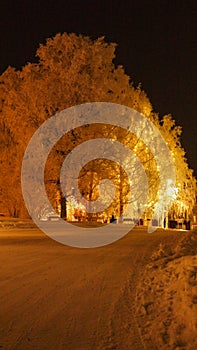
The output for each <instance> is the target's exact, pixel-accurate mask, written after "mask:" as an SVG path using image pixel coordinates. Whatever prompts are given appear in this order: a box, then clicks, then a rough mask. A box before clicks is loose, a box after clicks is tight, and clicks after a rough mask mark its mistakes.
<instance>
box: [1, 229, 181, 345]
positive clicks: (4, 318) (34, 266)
mask: <svg viewBox="0 0 197 350" xmlns="http://www.w3.org/2000/svg"><path fill="white" fill-rule="evenodd" d="M179 235H180V233H179V232H173V233H172V232H170V231H168V232H167V231H166V232H164V231H160V232H159V231H157V232H154V233H152V234H148V233H146V232H145V231H143V230H140V229H135V230H133V231H132V232H131V233H129V234H128V235H127V236H125V237H124V238H123V239H121V240H119V241H117V242H115V243H113V244H111V245H108V246H105V247H101V248H94V249H77V248H71V247H67V246H64V245H61V244H59V243H57V242H55V241H53V240H51V239H50V238H48V237H47V236H45V235H44V234H42V233H41V232H40V231H39V230H37V229H34V228H31V229H20V230H19V229H10V230H3V229H1V230H0V242H1V245H0V303H1V305H0V348H2V349H3V350H4V349H6V350H9V349H10V350H11V349H12V350H23V349H24V350H35V349H36V350H112V349H117V350H143V349H147V348H146V347H145V345H144V344H143V343H142V340H141V338H140V335H139V332H138V326H137V323H136V321H135V309H134V303H133V301H134V298H135V297H136V294H135V293H136V286H137V284H138V282H139V280H140V278H141V275H142V273H143V271H144V268H145V266H146V264H147V263H148V262H149V257H150V255H151V254H152V253H153V251H154V250H155V249H156V248H157V247H158V244H159V243H160V242H167V243H169V244H172V245H174V244H175V241H176V240H177V238H178V236H179ZM152 349H154V347H152Z"/></svg>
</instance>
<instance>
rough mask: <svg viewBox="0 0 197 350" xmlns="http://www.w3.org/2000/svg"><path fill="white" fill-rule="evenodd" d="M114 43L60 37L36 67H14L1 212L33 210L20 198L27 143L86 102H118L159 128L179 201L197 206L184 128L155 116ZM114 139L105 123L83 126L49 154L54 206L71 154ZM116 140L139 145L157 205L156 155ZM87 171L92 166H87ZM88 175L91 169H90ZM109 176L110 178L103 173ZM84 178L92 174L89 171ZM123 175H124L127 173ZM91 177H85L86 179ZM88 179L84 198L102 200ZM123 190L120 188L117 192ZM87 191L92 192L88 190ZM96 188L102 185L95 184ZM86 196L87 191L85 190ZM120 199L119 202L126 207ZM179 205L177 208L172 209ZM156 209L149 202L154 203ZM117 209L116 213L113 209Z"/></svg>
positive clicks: (5, 90) (4, 123)
mask: <svg viewBox="0 0 197 350" xmlns="http://www.w3.org/2000/svg"><path fill="white" fill-rule="evenodd" d="M115 48H116V45H115V44H114V43H106V42H105V40H104V38H103V37H102V38H98V39H97V40H92V39H90V38H89V37H87V36H82V35H76V34H67V33H63V34H57V35H56V36H55V37H54V38H49V39H47V40H46V43H45V44H41V45H40V46H39V48H38V50H37V52H36V56H37V57H38V62H37V63H27V64H26V66H24V67H23V68H22V69H21V70H18V71H17V70H15V69H14V68H11V67H8V68H7V70H6V71H5V72H4V73H3V74H2V75H1V77H0V151H1V156H0V162H1V169H2V170H1V177H0V193H1V201H0V206H1V208H0V211H2V212H3V211H4V210H5V211H6V212H7V213H9V215H11V216H26V215H27V211H26V209H25V205H24V202H23V198H22V193H21V185H20V172H21V163H22V159H23V155H24V152H25V149H26V147H27V144H28V142H29V140H30V138H31V137H32V135H33V134H34V132H35V131H36V130H37V129H38V127H39V126H40V125H41V124H42V123H43V122H44V121H45V120H47V119H48V118H50V117H51V116H53V115H54V114H55V113H57V112H59V111H62V110H64V109H65V108H68V107H71V106H74V105H77V104H82V103H85V102H114V103H118V104H122V105H125V106H128V107H131V108H133V109H135V110H137V111H138V112H140V113H142V114H143V115H145V116H146V117H147V118H149V119H150V120H151V121H152V122H153V123H154V124H155V125H156V126H157V127H158V128H159V130H160V132H161V133H162V135H163V137H164V139H165V140H166V142H167V143H168V145H169V148H170V150H171V152H172V155H173V157H174V162H175V168H176V177H177V179H176V187H177V189H178V194H177V201H178V202H177V203H182V205H183V206H185V208H187V210H188V212H191V210H192V207H193V205H194V202H195V190H196V182H195V179H194V177H193V174H192V170H190V169H189V167H188V164H187V160H186V158H185V152H184V150H183V148H182V147H181V143H180V134H181V128H180V127H178V126H176V125H175V121H174V120H173V119H172V117H171V116H164V117H163V118H162V119H161V120H160V119H159V117H158V115H157V114H156V113H154V112H153V108H152V105H151V103H150V101H149V99H148V97H147V95H146V93H145V92H144V91H143V90H142V88H141V86H140V85H138V86H137V87H135V86H134V84H133V82H132V80H131V78H130V77H128V76H127V75H126V74H125V72H124V69H123V67H122V66H115V64H114V62H113V60H114V58H115ZM99 133H100V135H101V134H102V136H103V137H104V136H105V135H109V130H108V131H106V128H105V126H103V127H101V128H100V130H99V131H98V128H97V129H96V128H94V127H92V128H90V127H89V128H86V129H85V128H82V129H80V130H75V131H74V133H69V134H68V135H67V136H66V138H65V137H63V138H62V139H61V140H60V141H59V142H58V144H57V145H56V147H55V148H54V149H53V150H52V151H51V153H50V156H49V160H48V162H47V165H46V169H47V171H46V174H45V180H46V188H47V191H48V194H49V197H50V198H51V201H52V202H54V198H55V195H56V192H57V184H58V183H59V170H60V167H61V164H62V163H63V160H64V158H65V156H66V155H67V154H68V153H69V152H70V150H72V149H73V148H74V147H75V146H76V145H77V144H80V143H81V142H83V141H84V140H86V139H87V137H90V138H92V137H95V136H96V137H98V135H99ZM111 134H112V136H113V138H117V139H119V141H120V142H123V143H125V144H127V145H128V146H129V147H131V148H132V149H134V148H135V147H136V145H138V146H139V147H138V150H137V152H138V155H139V157H140V159H141V161H142V163H143V164H144V167H145V169H146V172H147V174H148V177H149V184H150V186H151V187H150V188H152V190H151V191H150V198H149V203H152V206H153V205H154V201H155V198H156V189H157V186H158V181H159V174H158V172H157V171H156V164H155V161H154V159H152V157H151V154H150V153H149V152H148V151H147V150H146V147H145V145H144V144H142V143H140V140H137V139H135V137H134V136H133V137H131V135H129V133H128V134H127V135H125V133H124V132H122V131H120V130H115V129H114V130H111ZM101 163H102V162H101V161H100V163H99V166H98V164H97V166H96V164H95V163H92V164H91V169H92V172H94V173H97V179H98V180H99V179H101V178H102V176H101V173H99V169H100V170H101V169H103V172H106V167H105V170H104V167H103V163H102V164H101ZM107 169H110V170H109V172H110V174H109V173H108V175H109V176H110V177H111V178H113V179H114V181H115V182H117V181H118V180H117V176H116V175H115V174H116V173H117V171H119V174H121V170H120V169H117V166H116V165H112V168H109V167H108V168H107ZM86 170H87V171H89V170H90V169H89V170H88V169H86ZM87 171H86V172H87ZM105 175H107V174H105ZM81 176H82V177H83V176H86V175H85V174H84V173H83V172H82V173H81ZM122 176H123V177H124V174H123V173H122ZM85 178H86V177H85ZM88 181H89V180H88V179H86V181H85V183H86V184H87V186H86V187H87V189H86V191H85V189H84V188H83V187H84V183H83V185H81V186H82V188H81V190H82V191H85V192H86V196H87V195H89V198H90V197H92V196H93V197H94V196H96V192H94V193H91V191H92V190H93V188H91V190H90V185H89V182H88ZM118 186H119V187H118ZM88 188H89V190H88ZM95 191H96V184H95ZM117 191H118V192H117V193H119V196H118V195H117V202H118V205H119V209H117V208H116V211H117V212H119V214H120V212H121V211H122V208H120V207H121V206H122V207H123V206H124V205H125V203H126V201H127V195H128V186H127V183H126V184H125V185H124V186H123V187H120V181H119V185H118V184H117ZM87 192H88V193H87ZM120 202H121V203H120ZM176 205H177V204H174V210H178V209H176V208H175V207H176ZM149 208H150V210H151V204H150V206H149ZM113 210H114V208H113Z"/></svg>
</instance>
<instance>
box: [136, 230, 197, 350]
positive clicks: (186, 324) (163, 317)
mask: <svg viewBox="0 0 197 350" xmlns="http://www.w3.org/2000/svg"><path fill="white" fill-rule="evenodd" d="M196 254H197V233H187V234H185V235H184V236H183V238H181V240H180V241H179V243H178V245H177V246H176V248H175V249H174V250H171V247H169V246H164V245H162V244H160V245H159V247H158V250H157V251H156V252H155V253H154V254H153V255H152V258H151V263H150V264H149V265H148V266H147V268H146V270H145V273H144V278H143V279H142V280H141V283H140V285H139V288H138V290H137V295H136V301H135V302H136V310H137V315H136V317H137V320H138V324H139V327H140V332H141V336H142V339H143V341H144V343H145V345H146V348H147V349H163V350H167V349H168V350H175V349H176V350H178V349H180V350H195V349H197V337H196V331H197V255H196Z"/></svg>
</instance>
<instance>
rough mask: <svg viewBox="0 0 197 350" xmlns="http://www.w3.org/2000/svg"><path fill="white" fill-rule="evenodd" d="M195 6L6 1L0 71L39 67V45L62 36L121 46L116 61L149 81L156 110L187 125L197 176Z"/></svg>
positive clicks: (0, 22)
mask: <svg viewBox="0 0 197 350" xmlns="http://www.w3.org/2000/svg"><path fill="white" fill-rule="evenodd" d="M196 3H197V2H196V1H194V0H193V1H191V0H185V1H183V0H179V1H178V0H176V1H175V0H171V1H170V0H169V1H154V0H152V1H139V0H138V1H137V0H134V1H132V0H130V1H124V0H122V1H117V0H114V1H111V0H110V1H109V0H106V4H105V2H104V1H98V0H97V1H96V0H95V1H85V0H81V1H75V0H64V1H60V0H55V1H54V0H48V1H42V0H40V1H37V0H26V1H25V0H23V1H22V0H18V1H17V0H16V1H9V0H8V1H4V0H1V4H0V53H1V60H0V73H2V72H3V71H4V70H5V69H6V68H7V66H8V65H11V66H13V67H16V68H18V69H19V68H20V67H22V66H23V65H25V64H26V63H27V62H28V61H29V62H33V60H34V56H35V52H36V49H37V47H38V45H39V43H41V42H44V41H45V39H46V38H47V37H52V36H54V35H55V34H56V33H58V32H67V33H71V32H74V33H78V34H79V33H81V34H85V35H88V36H90V37H91V38H93V39H96V38H97V37H100V36H105V38H106V41H108V42H116V43H117V44H118V47H117V52H116V55H117V57H116V61H115V62H116V63H117V64H121V65H123V67H124V68H125V71H126V73H127V74H128V75H129V76H130V77H131V79H132V81H133V82H134V84H135V85H137V84H138V83H139V82H141V83H142V87H143V89H144V90H145V91H146V93H147V95H148V97H149V98H150V100H151V102H152V104H153V107H154V110H155V111H156V112H158V113H159V115H160V116H163V115H164V114H168V113H171V114H172V115H173V118H174V119H175V120H176V122H177V124H178V125H181V126H182V127H183V135H182V144H183V146H184V148H185V151H186V156H187V159H188V162H189V165H190V167H191V168H193V169H195V172H196V174H197V151H196V150H197V141H196V140H197V137H196V136H197V122H196V120H197V118H196V94H195V87H196V86H195V85H196V84H195V82H196V62H197V57H196V56H197V55H196V48H195V39H196V38H195V30H196V27H195V22H196V10H197V6H196Z"/></svg>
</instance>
